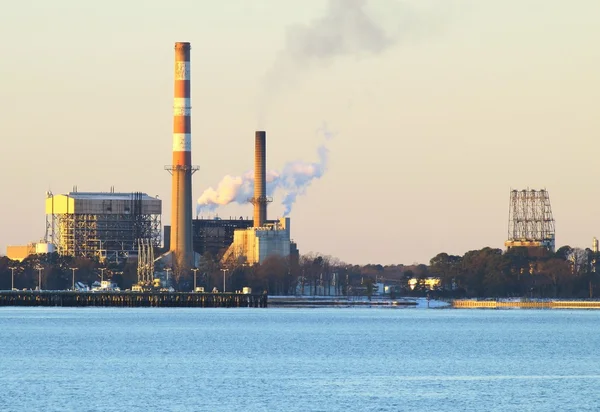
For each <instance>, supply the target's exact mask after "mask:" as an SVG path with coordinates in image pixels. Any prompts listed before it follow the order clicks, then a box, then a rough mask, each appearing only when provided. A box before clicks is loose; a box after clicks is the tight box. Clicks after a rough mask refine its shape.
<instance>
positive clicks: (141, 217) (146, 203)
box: [46, 192, 161, 261]
mask: <svg viewBox="0 0 600 412" xmlns="http://www.w3.org/2000/svg"><path fill="white" fill-rule="evenodd" d="M46 227H47V233H48V237H49V241H50V242H51V243H53V244H54V246H55V247H56V250H57V252H58V253H59V254H61V255H67V256H76V257H87V258H94V257H97V258H99V259H100V260H109V261H116V260H120V259H124V258H127V257H129V256H130V255H132V254H133V255H135V254H137V252H138V240H140V239H141V240H145V241H148V242H150V244H151V245H153V246H156V247H159V246H160V242H161V233H160V232H161V201H160V200H159V199H156V198H152V197H149V196H148V195H146V194H144V193H139V192H135V193H113V192H110V193H78V192H71V193H69V194H68V195H58V196H54V195H51V194H50V195H49V196H48V198H47V199H46Z"/></svg>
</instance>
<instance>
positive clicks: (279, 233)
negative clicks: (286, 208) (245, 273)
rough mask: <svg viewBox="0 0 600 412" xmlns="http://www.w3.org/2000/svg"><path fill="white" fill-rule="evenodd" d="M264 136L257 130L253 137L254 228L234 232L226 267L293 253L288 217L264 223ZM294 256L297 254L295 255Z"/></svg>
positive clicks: (263, 133)
mask: <svg viewBox="0 0 600 412" xmlns="http://www.w3.org/2000/svg"><path fill="white" fill-rule="evenodd" d="M266 186H267V185H266V133H265V132H264V131H257V132H256V133H255V138H254V197H253V198H252V199H249V200H250V202H251V203H253V204H254V222H253V226H252V227H250V228H247V229H238V230H235V231H234V234H233V243H232V244H231V246H230V247H229V248H228V249H227V251H226V252H225V254H224V255H223V258H222V262H223V263H225V264H247V265H253V264H256V263H263V262H264V261H265V260H266V259H267V258H269V257H271V256H281V257H288V256H290V254H291V253H292V252H293V251H296V245H295V244H294V243H293V242H291V240H290V218H289V217H286V218H282V219H279V220H278V221H276V222H274V223H267V203H269V202H270V201H271V199H270V198H268V197H267V195H266ZM295 253H297V251H296V252H295Z"/></svg>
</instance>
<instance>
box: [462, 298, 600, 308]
mask: <svg viewBox="0 0 600 412" xmlns="http://www.w3.org/2000/svg"><path fill="white" fill-rule="evenodd" d="M452 307H454V308H458V309H504V308H506V309H509V308H521V309H600V301H594V300H523V301H510V300H508V301H506V300H470V299H463V300H460V299H459V300H454V301H452Z"/></svg>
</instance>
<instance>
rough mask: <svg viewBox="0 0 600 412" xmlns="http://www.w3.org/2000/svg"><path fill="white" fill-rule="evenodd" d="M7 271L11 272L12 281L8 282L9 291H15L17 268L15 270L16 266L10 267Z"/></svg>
mask: <svg viewBox="0 0 600 412" xmlns="http://www.w3.org/2000/svg"><path fill="white" fill-rule="evenodd" d="M9 269H10V271H11V272H12V280H11V282H10V290H14V289H15V270H16V269H17V268H16V266H11V267H9Z"/></svg>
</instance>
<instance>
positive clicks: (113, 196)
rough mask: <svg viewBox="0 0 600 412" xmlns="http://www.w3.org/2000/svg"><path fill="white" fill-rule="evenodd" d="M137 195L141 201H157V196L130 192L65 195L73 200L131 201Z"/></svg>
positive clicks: (74, 193) (70, 193)
mask: <svg viewBox="0 0 600 412" xmlns="http://www.w3.org/2000/svg"><path fill="white" fill-rule="evenodd" d="M136 194H139V195H140V197H141V199H142V200H153V199H157V198H158V196H157V197H156V198H155V197H152V196H148V195H147V194H146V193H140V192H131V193H114V192H69V193H68V194H66V195H63V196H68V197H71V198H73V199H90V200H92V199H99V200H102V199H107V200H132V198H133V197H134V195H136Z"/></svg>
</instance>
